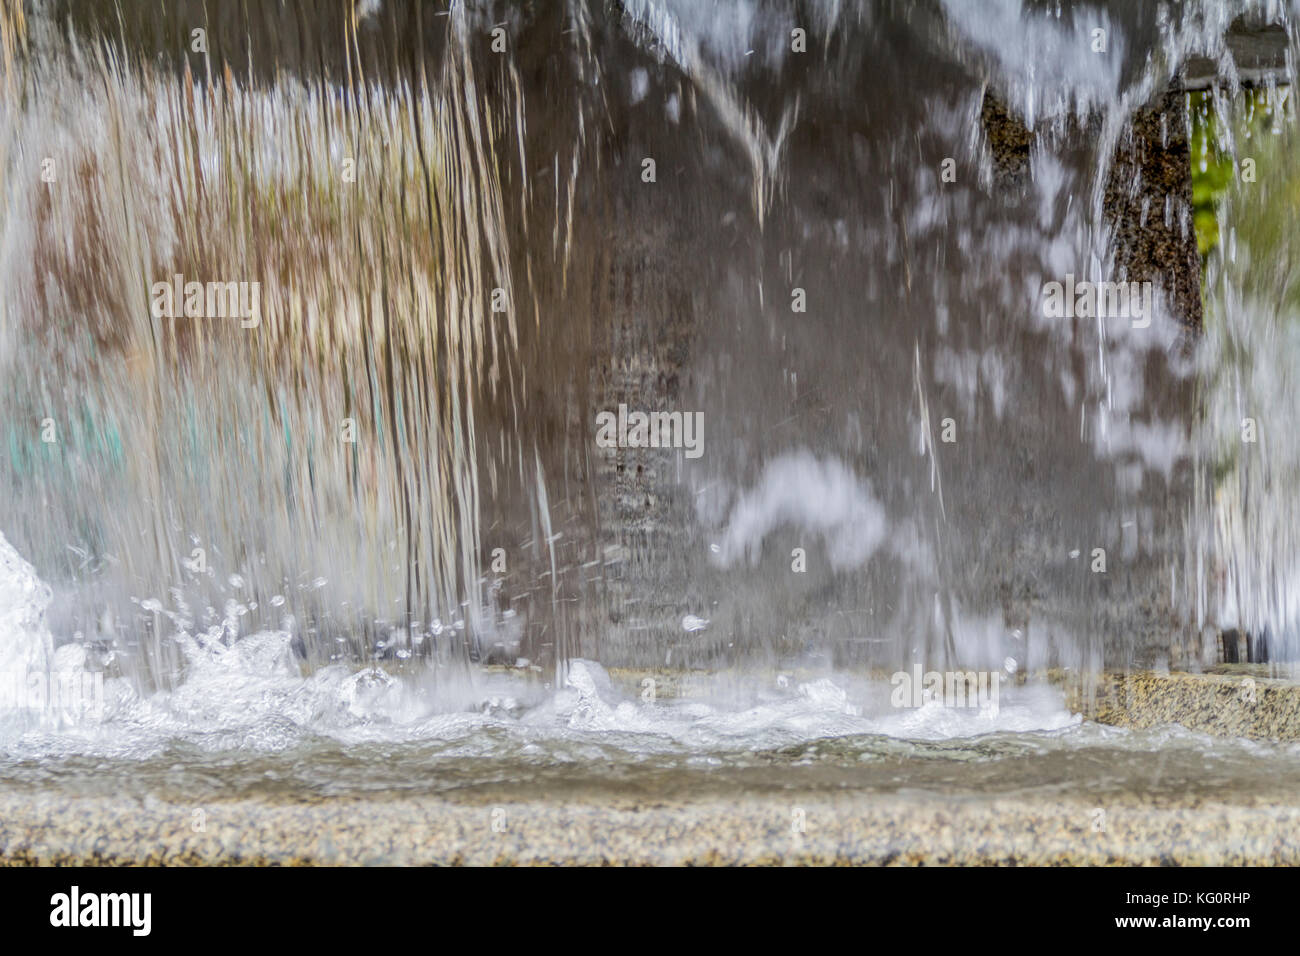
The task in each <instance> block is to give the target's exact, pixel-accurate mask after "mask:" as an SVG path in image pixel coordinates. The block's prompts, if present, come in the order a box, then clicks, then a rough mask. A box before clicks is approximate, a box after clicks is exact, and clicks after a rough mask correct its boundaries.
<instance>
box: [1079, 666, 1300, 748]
mask: <svg viewBox="0 0 1300 956" xmlns="http://www.w3.org/2000/svg"><path fill="white" fill-rule="evenodd" d="M1067 700H1068V703H1069V706H1070V707H1071V709H1074V710H1078V711H1080V712H1082V713H1085V714H1087V715H1088V717H1090V718H1091V719H1093V720H1095V721H1097V722H1098V723H1102V724H1110V725H1112V726H1116V727H1155V726H1159V725H1161V724H1181V725H1182V726H1184V727H1186V728H1188V729H1189V730H1197V731H1201V732H1203V733H1207V734H1214V735H1215V736H1219V737H1249V738H1253V739H1256V740H1300V682H1298V681H1294V680H1282V679H1277V678H1267V677H1256V676H1252V675H1250V674H1180V673H1174V674H1152V673H1147V672H1135V673H1132V674H1118V673H1109V674H1104V675H1102V676H1101V677H1099V678H1098V680H1097V684H1096V690H1095V692H1094V693H1092V694H1091V695H1088V694H1085V693H1084V692H1083V691H1082V690H1081V689H1080V688H1078V687H1077V686H1076V687H1071V688H1070V690H1069V693H1068V695H1067Z"/></svg>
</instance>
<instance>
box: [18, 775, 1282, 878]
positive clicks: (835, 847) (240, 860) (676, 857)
mask: <svg viewBox="0 0 1300 956" xmlns="http://www.w3.org/2000/svg"><path fill="white" fill-rule="evenodd" d="M127 804H130V805H127ZM796 809H797V810H798V811H800V812H801V813H802V817H801V819H802V820H803V821H804V822H805V826H806V830H805V832H803V833H795V832H793V830H794V828H793V827H792V825H791V820H792V814H793V813H794V811H795V810H796ZM206 813H207V823H206V827H207V829H206V832H203V833H194V832H193V830H192V828H191V820H192V809H191V807H190V806H189V805H179V804H177V805H171V804H167V803H163V802H160V801H149V804H148V805H147V806H140V805H138V804H134V803H130V802H129V801H127V802H123V801H115V800H111V799H106V798H90V797H79V796H71V797H63V796H60V797H56V798H51V797H49V796H42V795H39V794H34V793H33V794H13V793H10V794H0V865H10V866H23V865H91V866H103V865H136V864H143V865H182V866H185V865H305V866H312V865H350V864H373V865H453V866H455V865H595V866H611V865H612V866H624V865H632V866H637V865H651V866H653V865H706V866H709V865H724V866H746V865H773V864H778V865H792V864H793V865H826V864H832V865H921V864H925V865H955V864H968V865H969V864H975V865H1022V864H1037V865H1044V864H1046V865H1069V864H1084V865H1124V866H1141V865H1161V864H1169V863H1178V864H1184V865H1238V864H1265V865H1268V864H1297V863H1300V843H1297V842H1296V841H1295V839H1294V838H1293V835H1294V834H1295V832H1296V830H1297V828H1298V827H1300V808H1296V807H1288V806H1267V805H1265V806H1261V805H1256V804H1254V803H1251V802H1246V803H1240V802H1237V803H1234V802H1230V801H1225V802H1209V801H1201V800H1195V799H1187V800H1183V801H1180V802H1178V803H1177V804H1176V805H1170V804H1168V803H1163V802H1162V803H1158V804H1157V803H1153V802H1150V801H1143V800H1141V798H1140V797H1138V796H1129V797H1126V798H1124V799H1123V800H1122V801H1111V802H1110V803H1108V805H1107V808H1106V827H1105V829H1104V830H1102V831H1101V832H1098V831H1097V830H1096V829H1095V828H1094V826H1093V822H1094V820H1095V819H1096V817H1095V810H1094V806H1093V803H1092V802H1090V801H1087V800H1085V799H1081V798H1077V799H1072V798H1070V797H1066V796H1060V795H1052V796H1047V797H1044V796H1042V795H1039V796H1037V797H1035V796H1031V795H1026V796H1007V795H1002V796H997V797H989V798H981V799H970V798H966V799H961V800H952V799H943V798H938V797H934V796H923V795H911V794H909V795H907V796H903V795H882V794H866V793H856V792H851V793H837V794H825V793H821V794H818V793H810V792H807V791H804V792H799V791H795V792H792V793H790V794H788V795H787V794H781V795H779V796H769V797H762V798H756V797H739V798H735V799H726V798H711V799H708V800H700V801H692V802H689V803H678V802H674V801H671V800H666V801H660V800H645V801H639V802H632V801H605V802H596V801H589V800H579V801H567V800H566V801H563V802H556V801H547V800H539V801H529V802H515V803H506V804H502V805H492V804H490V803H484V802H481V801H474V802H450V801H446V800H440V799H429V798H403V799H395V800H385V799H375V800H362V799H341V798H338V799H328V800H321V801H319V802H306V803H304V802H295V803H270V802H260V801H238V802H231V803H217V804H209V805H208V806H207V807H206ZM494 814H496V816H495V817H494ZM494 819H497V820H502V821H504V822H505V827H504V829H498V830H494V828H493V821H494Z"/></svg>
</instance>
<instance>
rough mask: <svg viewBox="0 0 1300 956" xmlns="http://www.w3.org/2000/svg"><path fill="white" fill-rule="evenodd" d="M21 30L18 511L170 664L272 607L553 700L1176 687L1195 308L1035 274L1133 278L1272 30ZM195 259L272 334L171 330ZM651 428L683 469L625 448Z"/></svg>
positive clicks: (14, 14) (253, 16) (594, 12)
mask: <svg viewBox="0 0 1300 956" xmlns="http://www.w3.org/2000/svg"><path fill="white" fill-rule="evenodd" d="M0 9H3V11H4V13H3V21H0V23H2V24H3V30H4V35H3V39H4V57H5V58H4V61H3V65H4V76H3V95H4V110H3V115H0V164H2V168H3V169H4V179H3V183H4V194H3V197H0V201H2V203H3V204H2V205H0V276H2V278H0V288H3V290H4V292H3V297H2V299H0V310H3V311H2V312H0V336H2V337H0V362H3V368H4V372H3V375H4V379H3V380H4V382H5V388H4V392H3V395H0V403H3V404H2V405H0V413H2V414H3V419H2V420H0V430H2V432H0V434H3V438H4V441H5V445H6V448H5V454H4V456H3V457H2V458H0V472H3V473H2V474H0V482H2V483H3V486H4V487H5V488H6V489H7V491H6V494H5V495H4V497H3V498H2V499H0V530H3V532H4V534H5V535H6V536H8V538H9V539H10V541H12V542H13V544H14V546H15V547H16V548H17V549H18V551H19V552H20V553H22V554H23V555H25V556H26V557H27V558H28V559H29V560H31V561H32V562H33V564H34V565H35V566H36V567H37V569H38V571H39V572H40V574H41V575H42V577H44V578H45V579H46V580H48V581H50V582H51V583H52V584H53V585H54V587H55V589H56V596H55V601H54V603H53V604H52V606H51V615H52V625H53V629H54V631H55V636H56V639H57V640H59V641H61V642H66V641H71V640H79V641H83V642H86V643H87V644H89V645H91V646H93V647H96V648H109V649H112V650H113V651H115V652H116V653H117V654H118V655H119V659H121V660H123V662H124V666H125V667H126V669H127V670H128V671H129V672H130V673H131V674H132V675H133V676H134V677H135V678H136V679H137V680H138V681H139V682H141V683H166V682H168V681H170V680H172V679H174V678H175V677H176V676H177V672H178V671H179V669H180V668H181V666H182V663H181V660H182V659H181V656H180V654H179V653H178V652H177V650H176V647H177V641H176V637H177V635H182V636H185V635H200V636H201V637H202V638H203V639H204V640H207V641H210V642H223V643H224V642H230V641H233V640H235V639H236V638H238V637H240V636H241V635H246V634H249V633H251V632H254V631H258V630H265V629H283V630H286V631H288V632H290V633H291V634H292V635H294V639H295V642H296V646H297V647H298V649H299V651H300V654H301V655H302V656H303V657H304V658H305V660H306V662H307V663H308V664H309V665H313V664H319V663H322V662H324V661H327V660H339V659H354V658H365V657H370V656H374V655H378V656H381V657H390V656H396V657H398V658H405V657H410V656H415V657H424V658H426V659H428V660H430V661H432V662H434V663H436V664H444V663H445V664H448V665H452V664H456V665H459V664H460V663H463V662H464V661H466V660H493V661H500V662H503V663H515V662H517V661H519V660H520V659H526V660H528V661H531V662H532V663H533V664H534V665H535V666H538V667H539V668H547V667H548V665H549V667H551V668H554V670H549V669H548V670H546V671H545V672H548V673H554V674H556V675H557V678H558V677H559V676H560V675H562V674H563V668H564V663H565V660H566V658H567V657H568V656H569V655H583V656H587V657H596V658H600V659H602V660H605V661H607V662H610V663H618V662H624V663H637V664H644V665H654V666H659V665H663V664H671V665H672V666H720V665H723V664H749V665H755V666H763V665H765V664H770V663H774V662H776V661H780V660H787V659H791V658H797V659H801V660H807V661H829V662H832V663H837V664H847V663H855V664H870V665H876V666H887V667H892V666H896V665H898V664H901V663H911V662H913V661H921V660H926V661H933V662H938V661H943V660H946V661H950V662H958V663H961V664H963V665H964V666H993V667H1000V666H1003V665H1004V663H1007V662H1010V663H1009V664H1008V666H1009V667H1010V668H1011V669H1015V668H1025V667H1028V668H1042V667H1048V666H1056V665H1064V666H1070V667H1076V668H1080V667H1085V666H1093V665H1096V664H1098V663H1100V662H1101V661H1103V660H1105V661H1107V662H1108V663H1113V664H1127V663H1130V662H1131V661H1134V660H1141V661H1143V662H1145V663H1150V662H1151V661H1152V659H1153V654H1156V653H1160V652H1155V651H1152V650H1151V649H1152V648H1153V647H1154V648H1161V647H1166V648H1167V647H1168V646H1169V644H1170V643H1171V642H1172V641H1173V640H1174V637H1173V636H1172V635H1176V634H1179V633H1183V632H1185V631H1186V629H1187V627H1188V626H1189V622H1190V620H1191V619H1192V618H1193V617H1195V613H1194V612H1193V611H1192V610H1191V605H1192V604H1193V603H1194V600H1191V599H1189V598H1188V597H1187V595H1186V593H1184V592H1185V591H1186V590H1187V588H1181V589H1180V588H1177V587H1176V588H1173V589H1171V588H1170V587H1169V583H1168V582H1169V581H1170V574H1171V570H1172V571H1175V572H1178V573H1182V574H1183V576H1182V578H1181V580H1182V581H1183V582H1184V584H1187V583H1188V582H1189V581H1191V580H1192V577H1191V576H1190V575H1188V574H1186V573H1185V569H1184V568H1174V567H1173V565H1174V564H1176V563H1177V562H1178V561H1181V560H1182V559H1183V558H1184V552H1183V549H1181V548H1180V547H1179V544H1180V542H1181V540H1182V539H1181V537H1180V535H1182V534H1183V532H1184V530H1185V529H1188V528H1191V529H1193V531H1194V534H1193V537H1194V536H1195V533H1196V532H1195V529H1197V528H1201V529H1203V527H1204V520H1205V518H1204V516H1205V514H1206V512H1205V509H1204V506H1198V505H1197V501H1198V500H1199V499H1198V498H1197V492H1196V487H1195V485H1196V480H1197V479H1196V477H1195V476H1196V475H1198V474H1200V472H1198V470H1197V468H1198V462H1197V459H1196V457H1195V456H1196V454H1197V452H1196V449H1197V448H1198V447H1199V442H1198V441H1196V440H1193V439H1194V437H1196V436H1194V431H1195V429H1196V428H1197V421H1196V415H1195V412H1194V409H1193V403H1192V401H1191V400H1190V396H1191V394H1192V392H1193V391H1194V389H1193V378H1194V376H1193V370H1192V363H1191V362H1190V361H1188V360H1186V359H1185V358H1184V351H1183V350H1184V348H1185V345H1186V343H1185V341H1184V338H1183V336H1182V333H1181V330H1180V328H1179V326H1178V322H1177V321H1176V316H1175V315H1174V314H1173V312H1174V311H1175V305H1174V302H1173V297H1172V296H1170V295H1163V294H1162V295H1161V296H1159V297H1158V308H1157V313H1158V314H1157V315H1156V316H1155V317H1154V320H1153V323H1152V326H1151V328H1150V330H1148V331H1147V332H1146V333H1145V334H1138V333H1137V332H1136V331H1135V330H1133V329H1131V328H1127V327H1125V326H1124V325H1122V324H1114V323H1111V324H1108V323H1107V322H1105V321H1088V320H1079V321H1069V320H1056V319H1049V318H1047V317H1045V316H1044V313H1043V310H1042V307H1041V301H1042V300H1041V290H1042V288H1043V285H1044V283H1046V282H1049V281H1052V280H1061V279H1063V278H1064V277H1065V276H1066V275H1067V274H1070V275H1075V276H1077V277H1079V278H1080V279H1083V278H1088V279H1092V280H1097V279H1106V278H1109V277H1111V275H1112V274H1113V272H1114V270H1115V268H1116V255H1117V253H1116V248H1117V243H1118V238H1117V231H1118V228H1119V227H1117V226H1116V224H1115V222H1114V221H1112V220H1111V219H1108V218H1107V215H1106V209H1105V206H1106V203H1107V200H1108V197H1110V196H1112V194H1115V195H1131V194H1132V192H1133V190H1134V189H1135V185H1134V183H1133V182H1132V181H1127V180H1122V181H1118V182H1117V181H1116V178H1115V177H1116V176H1117V175H1119V174H1118V173H1116V169H1117V168H1118V167H1117V165H1116V163H1115V162H1114V158H1115V156H1116V155H1117V152H1119V153H1122V152H1123V150H1124V149H1125V148H1126V144H1128V143H1129V141H1130V140H1131V137H1132V133H1131V126H1130V120H1131V117H1132V114H1133V112H1134V110H1136V109H1138V108H1139V107H1141V106H1144V105H1146V104H1148V103H1149V102H1150V101H1151V100H1152V98H1153V97H1157V96H1158V95H1159V94H1161V93H1162V91H1163V90H1164V89H1165V88H1166V87H1167V86H1168V84H1169V82H1170V81H1171V78H1172V76H1173V74H1174V72H1175V71H1176V70H1177V69H1178V68H1179V66H1180V64H1181V63H1182V62H1183V61H1184V60H1185V59H1186V58H1187V57H1188V56H1189V55H1192V54H1194V53H1195V54H1205V55H1210V56H1217V55H1218V54H1220V53H1221V52H1222V40H1221V38H1222V35H1223V32H1224V30H1225V29H1226V28H1227V26H1228V24H1229V23H1231V22H1232V20H1233V19H1234V18H1235V17H1236V16H1237V15H1238V14H1239V13H1241V12H1242V11H1244V10H1249V11H1251V12H1252V13H1253V14H1254V15H1258V16H1261V17H1263V18H1264V19H1265V20H1266V21H1268V22H1281V23H1283V24H1284V25H1286V26H1288V28H1289V23H1290V21H1289V19H1288V14H1287V11H1286V10H1285V9H1284V8H1282V7H1280V6H1278V5H1276V4H1247V3H1212V2H1206V3H1188V4H1183V5H1179V6H1178V7H1177V9H1174V10H1171V9H1169V8H1166V7H1164V6H1158V7H1157V6H1153V7H1151V8H1149V9H1148V8H1145V7H1144V8H1142V9H1136V8H1134V7H1133V5H1130V4H1125V3H1112V4H1096V5H1094V4H1082V3H1079V4H1068V3H1066V4H1038V3H1022V2H1016V0H999V2H996V3H991V4H981V5H978V11H979V12H978V14H977V13H976V9H977V5H972V4H968V3H963V2H951V3H950V2H941V3H936V2H929V0H912V2H908V0H895V2H885V0H882V2H866V0H862V2H847V0H846V2H837V3H828V4H824V5H819V6H815V7H813V8H812V9H810V10H805V8H804V7H802V6H799V5H795V4H784V3H775V2H763V3H758V2H749V0H729V2H726V3H719V4H697V3H691V2H686V0H626V2H621V3H620V2H613V0H610V2H599V0H569V2H559V0H557V2H555V3H553V4H541V5H538V6H537V7H536V8H535V9H530V11H529V12H527V13H525V12H521V11H519V10H514V9H512V10H510V11H509V12H508V13H507V14H506V15H505V16H504V18H503V17H502V15H501V14H500V12H499V10H497V9H496V8H495V7H494V6H493V5H491V4H477V3H469V4H457V5H455V6H454V7H453V8H451V9H450V10H445V11H438V10H435V9H434V8H432V7H430V6H429V5H426V4H419V3H413V2H399V0H383V2H380V3H367V4H356V5H353V6H351V7H348V6H347V5H331V6H330V7H329V8H328V9H326V8H322V7H318V6H317V5H314V4H308V3H298V2H290V3H272V2H266V3H256V2H255V3H249V4H241V5H239V6H238V10H235V9H233V8H232V9H226V8H223V9H222V11H221V12H220V13H208V14H205V13H204V12H203V11H202V10H201V9H199V8H197V7H194V8H191V7H189V6H188V5H184V4H178V5H166V6H165V7H158V6H156V5H136V6H131V7H130V8H129V9H124V10H123V11H121V12H119V11H118V9H117V8H116V7H115V6H114V5H113V4H110V3H101V2H84V3H60V2H51V3H48V4H44V5H39V6H37V7H36V8H35V9H34V12H33V13H32V15H31V16H30V17H28V18H25V19H24V17H23V13H22V11H23V9H24V8H23V7H22V6H21V5H19V4H17V3H15V2H13V0H6V2H5V3H4V4H3V7H0ZM200 27H201V28H202V29H203V30H205V31H206V33H205V43H206V49H205V50H203V51H198V52H196V50H195V49H194V41H193V33H192V31H193V30H194V29H196V28H200ZM498 27H499V28H500V33H499V34H494V32H493V31H494V29H496V28H498ZM1098 30H1100V31H1101V34H1102V36H1103V37H1104V39H1105V43H1104V45H1103V46H1104V49H1103V50H1102V51H1097V50H1094V49H1093V47H1092V44H1094V43H1095V39H1096V36H1097V33H1096V31H1098ZM798 31H802V33H803V34H804V39H803V45H802V46H801V47H800V46H798V42H799V41H797V40H796V38H795V34H796V32H798ZM1044 62H1050V63H1051V65H1052V69H1051V71H1050V72H1045V71H1044V70H1043V69H1042V68H1041V65H1042V64H1043V63H1044ZM994 100H996V101H997V102H999V103H1001V104H1002V107H1003V108H1004V109H1005V111H1006V112H1007V114H1008V115H1009V116H1010V117H1012V119H1011V120H1010V121H1009V123H1010V126H1009V127H1008V128H1010V129H1012V131H1013V132H1014V131H1015V129H1016V128H1017V126H1016V124H1017V122H1018V121H1016V120H1015V119H1014V118H1015V117H1019V118H1020V119H1021V120H1023V125H1024V131H1025V134H1026V136H1027V137H1028V138H1029V140H1028V141H1029V143H1030V145H1027V146H1026V147H1025V148H1024V150H1023V155H1021V156H1020V159H1019V160H1016V159H1014V157H1013V161H1012V163H1011V166H1007V164H1006V161H1005V160H1006V157H1005V156H1003V155H1001V153H1002V150H1003V143H1002V139H1003V137H1000V136H999V135H998V129H999V127H998V125H997V123H996V122H995V123H992V124H990V121H989V120H988V104H989V103H990V102H992V101H994ZM1004 131H1005V130H1004ZM1012 138H1014V136H1013V137H1012ZM949 162H950V163H951V167H950V168H951V169H953V170H955V172H956V179H955V181H949V178H948V177H946V176H944V175H943V172H942V171H943V170H944V169H945V167H946V164H947V163H949ZM1016 162H1021V163H1022V168H1020V169H1019V171H1017V169H1016V167H1015V163H1016ZM648 163H649V165H647V164H648ZM1120 166H1122V164H1120ZM1151 215H1153V216H1157V217H1163V218H1165V219H1166V220H1167V221H1168V222H1170V223H1175V224H1176V226H1177V229H1175V232H1176V231H1177V230H1178V229H1181V230H1182V234H1183V235H1184V236H1185V235H1186V230H1187V229H1189V228H1190V225H1189V217H1190V212H1189V211H1188V210H1185V209H1179V208H1174V206H1173V205H1170V206H1169V208H1167V209H1160V210H1155V211H1153V212H1152V213H1151ZM176 275H180V276H182V277H183V280H182V283H184V282H190V281H198V282H205V283H206V282H223V283H224V282H235V283H239V282H250V283H251V282H257V283H260V286H259V290H260V296H259V299H258V309H257V315H256V322H255V323H253V322H251V321H249V322H245V323H243V324H242V325H241V323H240V322H238V321H233V320H230V319H214V318H195V317H192V316H191V317H185V316H183V315H182V316H181V317H177V318H171V317H166V316H158V315H156V314H154V309H153V306H154V304H155V301H156V287H155V283H158V282H163V283H164V284H166V283H170V282H171V280H172V277H173V276H176ZM1193 294H1195V291H1194V290H1193ZM181 298H182V299H184V298H185V296H182V297H181ZM796 302H798V303H799V306H798V307H796V306H795V303H796ZM178 304H179V303H178ZM1229 311H1231V309H1229ZM243 326H247V327H243ZM621 405H625V406H627V407H628V408H630V409H632V410H634V411H637V410H639V411H662V412H677V413H682V414H688V415H689V414H694V413H700V414H702V416H703V422H704V426H703V433H702V434H703V446H702V448H703V454H702V455H700V456H699V457H698V458H697V457H694V456H692V455H688V454H686V449H683V448H663V449H660V448H631V447H617V448H606V447H601V446H598V445H597V444H596V442H595V440H594V439H595V433H596V429H595V426H594V424H593V422H594V421H595V417H596V415H597V413H599V412H602V411H617V410H618V409H619V407H620V406H621ZM918 435H920V436H921V440H920V442H919V443H918V441H917V436H918ZM945 436H950V437H951V440H950V437H945ZM47 439H48V440H47ZM530 459H531V461H530ZM1252 481H1254V479H1252ZM1277 486H1278V485H1277V483H1276V482H1275V483H1274V485H1273V487H1277ZM1198 507H1199V508H1200V510H1197V509H1198ZM1261 514H1267V512H1261ZM1189 515H1191V516H1192V520H1190V521H1189V520H1188V517H1189ZM1202 537H1204V535H1202ZM1290 543H1291V538H1290V537H1289V536H1285V535H1284V536H1283V538H1282V539H1280V540H1279V542H1278V544H1277V546H1276V547H1274V548H1273V549H1272V550H1271V551H1270V552H1269V553H1270V554H1276V553H1278V548H1281V547H1282V546H1283V545H1286V546H1289V545H1290ZM1198 548H1199V545H1196V544H1195V543H1194V542H1193V543H1192V544H1191V545H1189V550H1188V552H1187V553H1189V554H1192V555H1193V560H1192V563H1196V562H1199V566H1200V567H1202V568H1207V567H1209V566H1211V565H1212V564H1213V560H1216V559H1210V560H1209V561H1208V562H1207V560H1206V557H1205V554H1204V553H1203V552H1202V551H1200V550H1198ZM498 549H499V550H498ZM1098 551H1104V552H1105V553H1106V555H1107V560H1108V564H1107V568H1106V571H1105V573H1104V574H1103V573H1095V561H1096V559H1095V558H1093V559H1092V562H1091V564H1092V566H1091V567H1090V560H1089V559H1090V556H1092V555H1095V554H1096V553H1097V552H1098ZM497 554H499V555H500V556H501V563H499V564H497V563H496V562H495V561H493V560H490V559H489V556H490V555H497ZM1252 560H1254V559H1253V558H1251V559H1248V558H1245V557H1238V558H1234V559H1233V561H1234V562H1235V563H1234V567H1235V568H1237V569H1238V570H1237V571H1235V572H1233V573H1234V574H1235V577H1234V581H1238V582H1242V588H1243V592H1242V593H1243V594H1249V595H1250V597H1249V601H1250V602H1252V603H1251V606H1252V607H1261V608H1262V607H1265V606H1266V605H1267V606H1269V607H1281V606H1282V605H1279V604H1278V603H1277V600H1276V599H1275V598H1274V597H1272V596H1270V595H1272V594H1273V593H1274V591H1275V590H1276V587H1275V586H1276V584H1277V575H1278V574H1280V573H1281V571H1280V570H1279V568H1278V565H1277V562H1276V561H1272V563H1263V564H1259V563H1256V564H1250V562H1251V561H1252ZM1270 560H1272V559H1270ZM801 561H802V562H803V563H804V565H803V568H799V569H797V565H798V564H799V562H801ZM1259 561H1264V558H1263V557H1262V555H1261V556H1260V557H1259ZM1247 565H1250V570H1249V573H1247ZM1204 573H1209V572H1204ZM1189 587H1190V585H1189ZM1270 588H1273V589H1274V591H1271V590H1270ZM1193 589H1194V588H1193ZM1243 600H1246V599H1245V598H1243ZM1288 600H1289V599H1288ZM1268 601H1272V602H1273V604H1271V605H1269V604H1267V602H1268ZM1287 606H1288V607H1289V605H1287ZM1243 613H1245V618H1243V620H1245V619H1247V618H1248V619H1249V620H1250V621H1255V620H1256V618H1251V617H1250V614H1253V613H1254V612H1253V611H1252V612H1249V613H1246V612H1243ZM1202 617H1203V615H1202ZM683 622H689V623H687V624H683Z"/></svg>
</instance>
